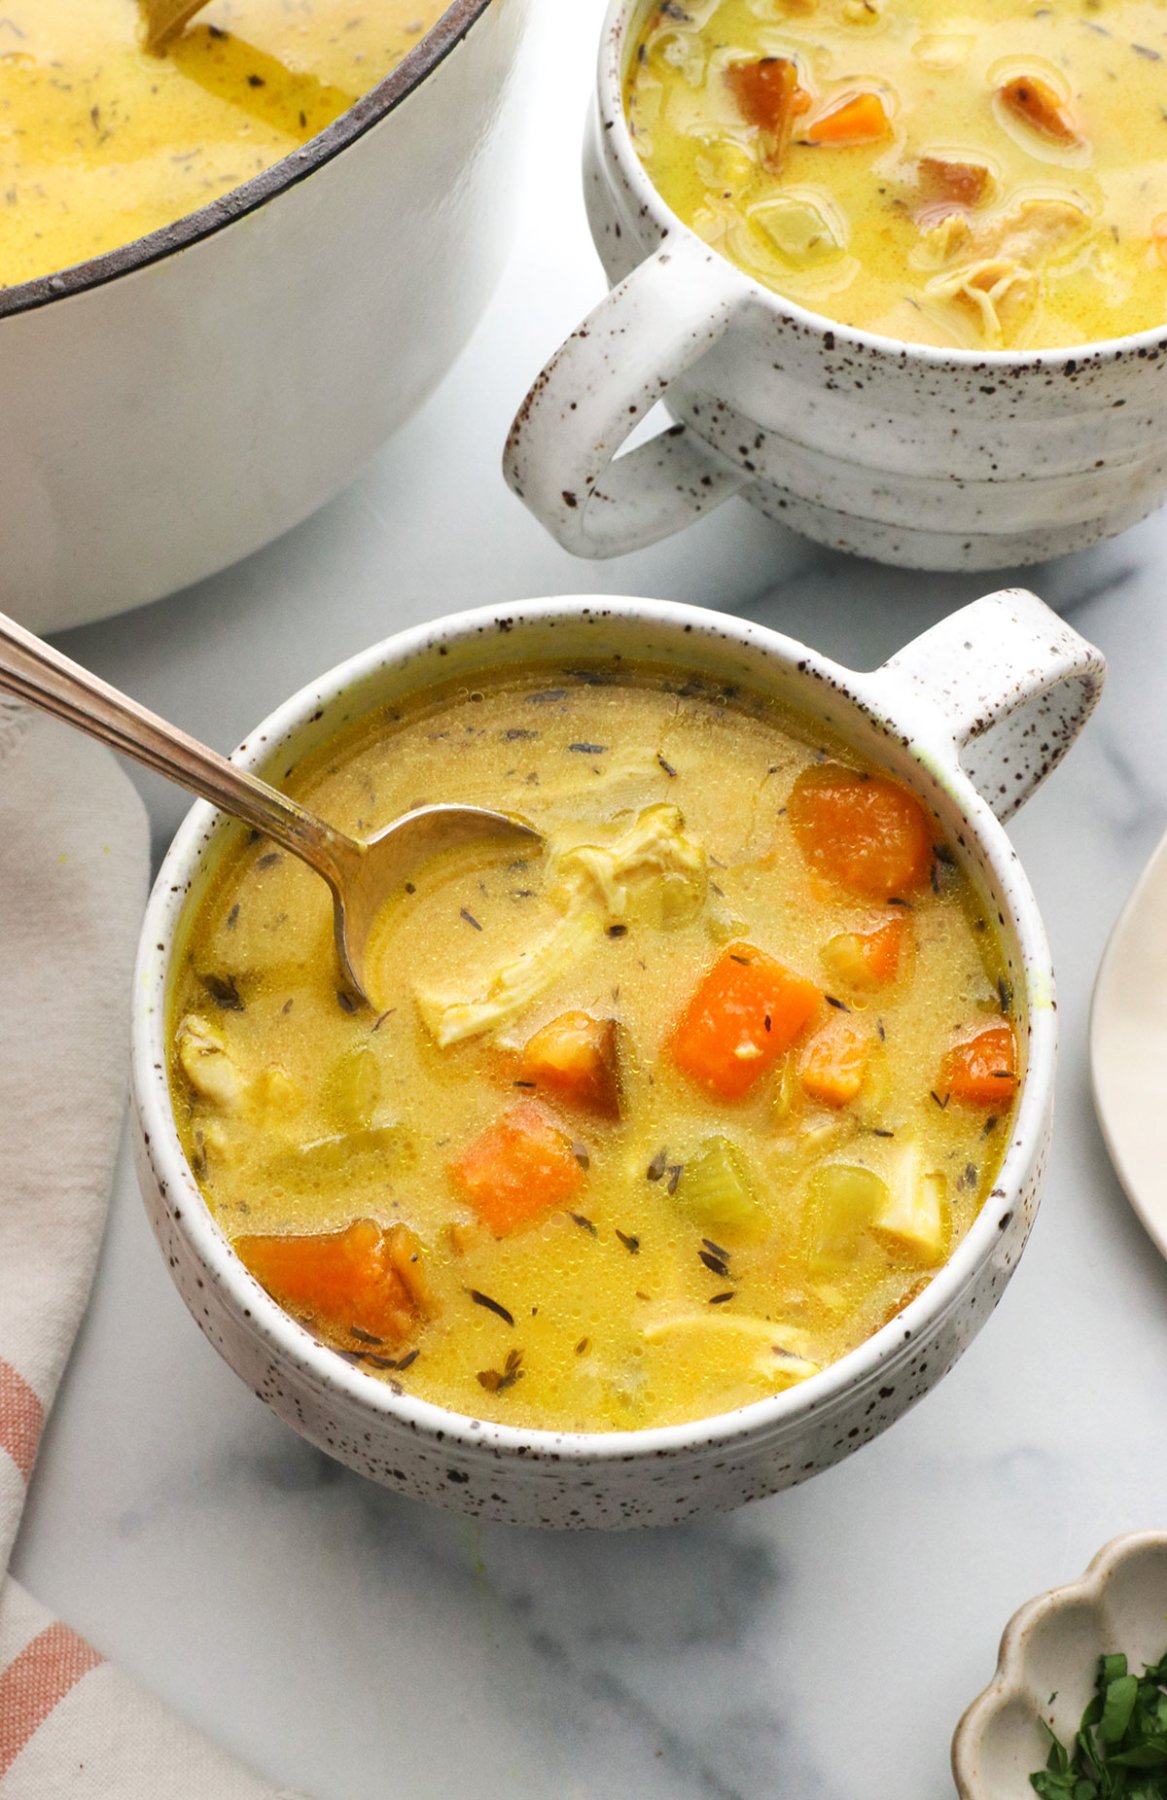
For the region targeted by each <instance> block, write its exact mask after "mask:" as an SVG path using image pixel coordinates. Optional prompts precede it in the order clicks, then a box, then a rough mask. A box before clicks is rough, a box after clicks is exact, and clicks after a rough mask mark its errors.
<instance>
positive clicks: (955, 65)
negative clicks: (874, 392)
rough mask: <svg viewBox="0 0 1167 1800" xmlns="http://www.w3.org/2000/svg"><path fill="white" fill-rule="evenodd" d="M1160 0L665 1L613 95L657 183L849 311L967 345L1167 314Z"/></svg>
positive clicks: (693, 220) (1124, 329)
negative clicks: (619, 96) (623, 86)
mask: <svg viewBox="0 0 1167 1800" xmlns="http://www.w3.org/2000/svg"><path fill="white" fill-rule="evenodd" d="M1165 57H1167V12H1165V11H1164V8H1163V7H1162V6H1161V5H1160V4H1159V0H1070V4H1066V5H1057V6H1051V5H1047V4H1044V3H1041V0H1028V3H1020V4H1019V0H957V3H956V4H955V5H953V4H952V3H951V0H666V3H665V4H663V5H657V6H653V7H652V8H651V9H650V10H649V12H648V14H647V17H646V21H645V24H644V28H643V31H642V33H641V37H640V41H639V44H638V46H637V51H636V53H635V54H634V55H633V57H632V59H631V62H630V64H629V72H628V78H627V94H626V101H627V112H628V118H629V122H630V125H631V129H632V132H633V135H634V138H635V143H636V147H637V150H638V152H639V155H640V158H641V161H642V162H643V163H644V165H645V168H646V169H647V171H648V173H649V175H650V176H651V178H652V180H653V182H654V184H655V185H656V187H657V188H658V189H659V191H660V193H661V194H662V195H663V197H664V199H665V200H666V201H667V202H668V204H669V205H670V206H671V207H672V208H673V210H674V211H675V212H677V213H679V214H680V216H681V218H682V219H684V220H685V222H686V223H687V224H689V225H690V226H692V228H693V230H694V231H696V232H697V233H698V235H699V236H700V237H702V238H704V239H705V240H706V241H707V242H708V243H710V244H713V245H716V246H717V248H718V249H719V250H721V251H722V252H723V253H724V254H725V255H726V256H728V257H729V258H730V259H731V260H732V261H734V262H736V263H738V264H739V265H740V266H741V267H742V268H743V269H744V270H745V271H746V272H747V273H748V274H750V275H752V276H754V277H755V278H756V279H757V280H759V281H761V282H763V283H764V284H765V285H766V286H768V287H771V288H773V289H775V290H776V291H777V292H778V293H780V294H784V295H786V296H787V297H788V298H789V299H791V300H795V301H797V302H799V303H800V304H801V305H803V306H806V307H809V308H810V309H811V310H813V311H815V312H818V313H823V314H825V315H826V316H827V317H829V318H831V319H835V320H838V321H840V322H841V323H843V324H847V325H854V326H859V327H862V328H863V329H865V330H870V331H875V332H879V333H881V334H884V335H886V336H888V337H893V338H899V339H905V340H907V341H908V342H911V343H922V344H937V345H953V346H960V347H964V348H969V349H981V348H992V349H1013V348H1025V347H1052V346H1062V345H1072V344H1081V343H1089V342H1095V341H1097V340H1099V339H1105V338H1112V337H1120V336H1123V335H1125V334H1127V333H1129V332H1136V331H1143V330H1147V329H1150V328H1154V327H1157V326H1162V325H1163V324H1164V322H1165V320H1167V123H1165V114H1164V104H1163V102H1164V92H1165V89H1164V73H1163V71H1164V68H1165V67H1167V63H1165V61H1164V58H1165Z"/></svg>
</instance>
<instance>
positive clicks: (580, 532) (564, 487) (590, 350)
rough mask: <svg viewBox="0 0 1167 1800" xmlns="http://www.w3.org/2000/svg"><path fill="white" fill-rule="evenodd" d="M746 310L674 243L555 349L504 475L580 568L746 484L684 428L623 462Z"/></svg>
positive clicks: (636, 545) (722, 277)
mask: <svg viewBox="0 0 1167 1800" xmlns="http://www.w3.org/2000/svg"><path fill="white" fill-rule="evenodd" d="M741 301H742V283H741V280H740V277H738V276H737V275H736V273H735V271H734V270H733V269H731V268H730V267H729V265H728V264H727V263H726V262H725V261H724V260H723V258H722V257H720V256H718V255H717V253H716V252H715V251H713V250H710V249H709V248H708V247H707V246H706V245H705V244H703V243H701V242H700V240H699V239H697V238H695V237H690V236H687V235H686V236H684V237H679V238H677V239H675V240H674V239H670V240H668V241H667V242H666V244H665V246H664V248H663V249H662V250H660V251H658V253H657V254H656V255H655V256H651V257H649V259H648V260H647V262H643V263H641V264H640V266H639V268H636V269H634V270H633V271H632V273H631V275H629V276H628V277H627V279H626V280H624V281H622V282H621V283H620V284H619V286H618V287H614V288H613V289H612V291H611V293H610V294H609V295H608V296H607V298H606V299H604V300H601V302H600V304H599V305H598V306H597V307H596V308H595V310H594V311H593V312H592V313H590V314H589V315H588V317H587V318H586V319H585V320H584V322H583V324H582V325H580V326H578V327H577V328H576V330H575V331H573V332H572V334H571V336H570V337H569V338H568V339H567V341H566V343H565V344H563V345H562V346H561V347H560V349H558V350H557V351H556V353H555V355H554V356H553V357H552V358H551V361H550V362H549V363H548V364H547V366H546V368H545V369H544V370H543V372H542V374H541V375H539V376H538V377H537V379H536V381H535V384H534V386H533V387H532V389H531V391H530V393H529V394H528V395H527V398H526V399H525V400H524V402H523V404H522V406H521V407H520V408H519V410H518V413H517V414H516V416H515V421H514V424H513V425H512V426H511V431H510V436H509V438H508V439H507V447H506V452H505V454H504V457H503V473H504V474H505V476H506V479H507V481H508V483H509V484H510V486H511V487H512V488H513V490H514V492H515V493H516V494H517V495H518V496H519V498H520V499H521V500H522V501H524V502H525V504H526V505H527V506H529V507H530V509H531V511H532V512H533V513H534V514H535V517H536V518H537V519H538V520H539V521H540V523H541V524H542V525H545V526H546V527H547V529H548V531H550V533H551V534H552V536H553V537H555V538H557V539H558V540H559V542H560V543H561V544H562V545H563V547H564V549H566V550H571V551H573V552H574V554H575V555H576V556H621V555H623V554H624V552H625V551H628V550H639V549H642V548H643V547H644V545H646V544H654V543H656V541H657V540H658V538H663V537H668V536H669V535H670V533H672V532H674V531H679V530H680V529H681V527H682V526H684V525H688V524H689V523H690V522H691V521H692V520H693V519H695V518H696V517H697V516H698V514H700V513H706V512H710V511H711V510H712V509H713V507H715V506H720V504H721V502H722V501H723V500H728V499H729V497H730V495H731V494H734V493H736V492H737V491H738V489H739V488H741V487H743V486H745V484H746V482H747V481H748V480H749V476H748V475H747V474H745V473H744V472H743V471H741V470H734V469H731V468H730V467H729V466H728V464H726V463H724V462H722V461H721V459H720V458H719V457H718V456H717V455H716V454H715V452H714V451H712V450H709V449H708V448H707V447H706V446H705V445H704V444H702V443H701V442H700V441H699V440H698V439H697V438H695V437H694V436H693V434H692V432H690V431H689V430H688V429H687V428H686V427H685V426H684V425H674V426H673V427H672V428H671V429H670V430H667V431H664V432H661V433H660V434H659V435H658V436H656V437H654V438H652V439H650V441H649V442H648V443H647V444H641V445H639V446H638V447H637V448H636V449H635V450H630V451H628V452H627V454H626V455H624V456H620V455H619V454H618V452H619V450H620V448H621V446H622V445H623V443H624V442H625V440H626V439H627V437H628V436H629V434H630V433H631V432H632V431H633V430H634V429H635V427H636V425H637V423H638V421H639V420H640V419H642V418H643V417H644V416H645V414H646V413H647V412H649V411H650V409H651V408H652V407H653V406H654V405H655V403H656V402H657V401H658V400H659V399H660V398H661V397H662V395H663V394H664V393H665V392H666V390H667V389H668V387H669V386H670V384H671V383H672V382H674V381H675V380H676V379H677V377H678V376H679V375H683V374H684V373H685V371H686V370H687V369H690V368H691V367H692V366H693V364H694V363H695V362H697V361H698V360H699V358H700V357H702V356H703V355H704V354H705V352H706V351H707V350H708V349H710V348H711V347H712V345H714V344H715V343H717V341H718V339H719V338H721V337H722V335H723V334H724V332H725V330H726V327H727V326H728V325H729V323H730V321H731V319H732V318H733V315H734V313H735V311H736V310H737V308H738V307H739V305H740V304H741Z"/></svg>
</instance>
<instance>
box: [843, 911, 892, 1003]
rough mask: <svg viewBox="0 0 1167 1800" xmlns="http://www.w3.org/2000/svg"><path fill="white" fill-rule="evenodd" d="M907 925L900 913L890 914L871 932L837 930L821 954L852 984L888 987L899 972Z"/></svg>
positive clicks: (862, 986)
mask: <svg viewBox="0 0 1167 1800" xmlns="http://www.w3.org/2000/svg"><path fill="white" fill-rule="evenodd" d="M907 928H908V927H907V920H906V919H905V917H904V915H903V913H902V912H897V913H892V915H891V917H890V918H888V919H884V920H883V922H882V923H881V924H879V925H875V926H873V927H872V928H871V930H870V931H841V932H839V934H838V935H837V936H836V937H833V938H830V939H828V941H827V943H826V944H825V945H824V947H823V955H824V956H825V957H826V959H827V961H828V962H829V963H830V965H831V967H832V969H834V970H835V972H836V973H837V974H839V975H841V976H842V977H843V979H844V980H845V981H848V982H850V983H851V985H852V987H857V988H880V987H887V986H889V984H890V983H891V982H893V981H894V980H895V978H896V976H897V975H898V974H899V972H900V959H901V957H902V955H903V948H904V935H905V933H906V931H907Z"/></svg>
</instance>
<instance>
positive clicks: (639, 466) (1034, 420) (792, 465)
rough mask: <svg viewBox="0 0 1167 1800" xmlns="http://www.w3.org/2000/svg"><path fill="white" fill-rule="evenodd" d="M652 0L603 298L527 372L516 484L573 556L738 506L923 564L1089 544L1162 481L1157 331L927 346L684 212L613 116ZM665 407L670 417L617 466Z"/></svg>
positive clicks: (616, 190) (824, 538)
mask: <svg viewBox="0 0 1167 1800" xmlns="http://www.w3.org/2000/svg"><path fill="white" fill-rule="evenodd" d="M652 3H653V0H613V3H612V5H611V6H610V8H609V11H608V15H607V21H606V24H605V28H604V34H603V37H602V40H601V44H600V60H599V75H598V87H597V94H596V104H595V109H594V112H593V116H592V119H591V124H590V127H589V132H588V141H587V145H586V149H585V158H584V161H585V169H584V176H585V191H586V196H587V204H588V213H589V216H590V220H591V226H592V234H593V236H594V238H595V241H596V245H597V248H598V250H599V253H600V256H601V259H602V261H603V264H604V268H605V271H606V272H607V275H608V279H609V281H610V282H612V283H613V284H614V285H613V289H612V292H611V293H610V294H609V295H608V297H607V298H606V299H605V300H603V301H601V302H600V304H599V306H597V307H596V309H595V310H594V312H593V313H592V314H591V315H590V317H589V318H587V319H586V320H585V321H584V322H583V324H582V325H580V326H579V328H578V329H577V330H576V331H575V332H573V334H572V335H571V337H570V338H568V339H567V341H566V343H564V345H563V346H562V347H561V349H560V350H558V351H557V352H556V354H555V356H553V357H552V359H551V361H550V362H549V363H548V365H547V367H546V368H545V369H544V370H543V372H542V373H541V374H540V376H539V377H538V379H537V380H536V382H535V384H534V386H533V387H532V389H531V391H530V393H529V394H528V396H527V398H526V400H525V401H524V402H523V405H522V407H521V408H520V409H519V412H518V414H517V416H516V419H515V422H514V425H513V426H512V429H511V436H510V439H509V441H508V444H507V449H506V454H505V460H504V469H505V473H506V477H507V480H508V481H509V483H510V485H511V487H512V488H513V489H514V490H515V492H516V493H518V494H519V495H520V497H521V498H522V499H523V500H524V501H525V502H526V504H527V505H528V506H529V507H530V509H531V511H532V512H533V513H534V514H535V516H536V517H537V518H538V519H539V520H540V521H541V522H542V524H544V525H545V526H546V527H547V529H548V530H549V531H550V532H551V533H552V534H553V536H555V537H556V538H557V539H558V540H559V542H560V543H561V544H563V545H564V546H565V547H566V548H567V549H569V550H572V551H574V552H575V554H576V555H577V556H616V555H620V554H622V553H623V552H625V551H629V550H635V549H638V548H640V547H641V546H642V545H645V544H650V543H653V542H654V541H655V540H656V539H658V538H661V537H665V536H667V535H668V534H670V533H671V532H674V531H678V530H680V529H681V528H682V527H683V526H685V525H687V524H689V523H690V522H691V521H692V520H693V519H695V518H696V517H698V516H699V515H700V514H702V513H705V512H708V511H709V510H710V509H711V508H712V507H714V506H717V505H719V504H720V503H721V501H723V500H725V499H727V498H728V496H729V495H731V494H735V493H740V494H741V495H742V496H743V497H744V498H745V499H747V500H749V501H750V502H752V504H753V505H755V506H757V507H759V508H760V509H761V510H762V511H763V512H765V513H768V514H769V515H770V516H771V517H772V518H775V519H780V520H781V521H782V522H783V523H784V524H787V525H790V526H792V527H794V529H795V530H798V531H801V532H805V533H806V535H807V536H808V537H812V538H816V539H818V541H819V542H820V543H824V544H829V545H831V546H833V547H835V548H838V549H842V550H848V551H852V552H855V553H857V554H860V555H863V556H871V557H874V558H876V559H877V560H878V561H881V562H888V563H898V564H901V565H904V566H906V567H908V568H920V569H996V568H1003V567H1005V566H1007V565H1016V564H1019V563H1028V562H1036V561H1038V560H1040V559H1042V558H1045V557H1050V556H1060V555H1062V554H1063V553H1064V552H1066V551H1070V550H1077V549H1081V548H1082V547H1083V546H1084V545H1087V544H1092V543H1094V542H1096V541H1097V540H1098V539H1100V538H1104V537H1108V536H1111V535H1113V534H1114V533H1115V532H1118V531H1122V530H1124V529H1125V528H1126V527H1127V526H1129V525H1133V524H1134V523H1135V522H1136V520H1138V519H1140V518H1142V517H1144V516H1145V514H1147V513H1148V512H1150V511H1151V510H1152V508H1153V507H1155V506H1157V505H1158V504H1159V503H1160V502H1161V500H1162V499H1163V498H1164V495H1165V494H1167V327H1165V328H1164V329H1159V330H1155V331H1148V332H1143V333H1142V334H1140V335H1138V336H1133V337H1128V338H1120V339H1115V340H1112V341H1110V342H1108V343H1100V344H1092V345H1087V346H1085V347H1080V348H1075V349H1071V350H1046V351H1017V352H1010V351H984V352H978V351H972V350H942V349H931V348H928V347H925V346H922V345H915V344H907V343H902V342H900V341H898V340H893V339H890V338H884V337H878V336H876V335H875V334H874V333H871V332H864V331H859V330H856V329H854V328H852V327H849V326H844V325H838V324H835V323H833V322H832V321H831V320H829V319H825V318H823V317H821V316H820V315H818V314H816V313H812V312H808V311H807V310H806V309H805V308H803V307H801V306H798V305H796V304H795V303H794V302H793V301H790V300H784V299H782V298H780V297H779V296H778V295H777V294H774V293H772V292H771V291H770V290H769V289H768V288H765V287H763V286H761V285H760V284H759V283H758V282H756V281H754V280H752V279H751V278H750V277H749V276H748V275H746V274H744V273H743V272H742V271H741V270H739V269H737V268H736V267H735V266H734V265H733V264H732V263H730V262H728V261H727V260H726V259H725V258H724V257H722V256H721V255H720V253H719V252H717V251H714V250H712V249H710V248H709V247H708V246H707V245H706V244H704V243H702V241H701V240H700V239H699V238H698V237H697V236H696V235H695V234H694V233H693V232H692V231H690V230H689V228H688V227H687V226H686V225H684V224H683V223H682V221H681V220H680V219H679V218H678V217H677V215H676V214H675V213H674V212H672V211H671V209H670V208H669V207H668V206H666V204H665V202H664V201H663V200H662V198H661V196H660V195H659V194H658V193H657V191H656V189H655V188H654V187H653V185H652V183H651V181H650V180H649V178H648V175H647V174H646V172H645V170H644V168H643V166H642V164H641V162H640V160H639V158H638V156H637V154H636V150H635V146H634V144H633V140H632V137H631V134H630V132H629V129H628V123H627V119H626V116H625V112H624V104H623V86H624V73H625V69H626V66H627V63H628V59H629V57H630V56H631V55H632V53H633V51H634V49H635V46H636V43H637V41H638V33H639V30H640V27H641V25H642V24H643V21H644V19H645V16H646V14H647V12H648V10H649V7H650V5H651V4H652ZM662 398H664V399H665V401H666V404H667V406H668V409H669V411H670V413H672V415H673V416H674V418H675V419H676V420H677V421H678V422H679V423H678V424H677V425H676V426H674V427H673V429H672V431H669V432H665V433H664V434H662V435H659V436H657V437H656V438H654V439H652V440H651V441H650V442H649V443H648V444H645V445H640V446H639V447H638V448H637V449H635V450H632V451H630V452H628V453H627V454H625V455H623V456H620V455H619V452H620V451H621V449H622V447H623V445H624V443H625V441H626V439H627V438H628V436H629V434H630V433H631V432H632V431H633V430H634V429H635V427H636V426H637V424H638V422H639V421H640V420H641V419H642V418H643V417H644V415H645V414H646V413H647V412H649V411H650V409H651V408H652V406H653V405H654V404H655V403H656V401H658V400H660V399H662Z"/></svg>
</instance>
